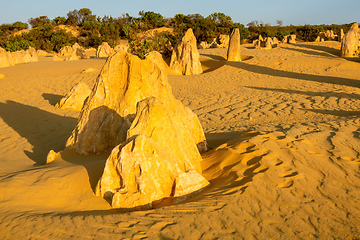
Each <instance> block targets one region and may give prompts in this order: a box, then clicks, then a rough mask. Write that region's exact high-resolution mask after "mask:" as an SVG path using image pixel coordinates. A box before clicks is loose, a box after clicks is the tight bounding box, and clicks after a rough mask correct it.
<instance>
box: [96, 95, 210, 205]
mask: <svg viewBox="0 0 360 240" xmlns="http://www.w3.org/2000/svg"><path fill="white" fill-rule="evenodd" d="M189 114H190V115H191V111H188V110H187V109H186V108H185V107H184V106H183V105H182V104H181V103H180V102H179V101H177V100H176V101H173V102H171V103H162V102H161V101H159V100H158V99H157V98H155V97H149V98H146V99H144V100H143V101H141V102H139V103H138V106H137V111H136V118H135V120H134V121H133V123H132V125H131V127H130V129H129V130H128V132H127V140H126V142H124V143H122V144H121V145H119V146H117V147H115V148H114V149H113V151H112V153H111V155H110V157H109V158H108V160H107V162H106V165H105V169H104V173H103V176H102V177H101V179H100V180H99V183H98V185H97V188H96V194H97V195H98V196H103V197H105V198H109V199H110V200H111V202H112V207H114V208H137V207H141V208H151V207H152V204H153V203H158V202H160V201H161V200H162V199H165V198H173V201H175V202H178V201H182V200H185V199H186V198H188V197H189V196H191V195H192V194H193V193H196V192H197V191H199V190H201V189H203V188H204V187H206V186H207V185H208V184H209V183H208V181H207V180H206V179H205V178H204V177H202V176H201V167H200V161H201V156H200V154H199V151H198V149H197V147H196V145H197V141H198V140H197V139H198V137H197V136H196V134H194V132H192V131H191V130H192V129H191V128H189V123H190V122H191V119H189V117H188V115H189ZM189 120H190V121H189Z"/></svg>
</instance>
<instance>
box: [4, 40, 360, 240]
mask: <svg viewBox="0 0 360 240" xmlns="http://www.w3.org/2000/svg"><path fill="white" fill-rule="evenodd" d="M339 47H340V43H337V42H323V43H316V44H315V43H302V44H296V45H288V44H285V45H281V46H280V47H278V48H275V49H272V50H255V49H253V48H252V47H251V45H243V46H242V54H243V55H244V56H243V57H244V61H243V62H228V63H227V62H226V61H225V59H224V57H225V56H226V49H207V50H201V51H200V53H201V56H202V63H203V68H204V70H205V73H203V74H201V75H197V76H179V75H169V81H170V84H171V86H172V88H173V93H174V95H175V97H176V98H178V99H179V100H181V101H182V102H183V103H184V104H185V105H187V106H189V107H190V108H191V109H192V110H193V111H194V112H195V113H196V114H197V115H198V116H199V119H200V121H201V123H202V125H203V128H204V130H205V132H206V134H207V138H208V140H209V143H210V145H211V146H212V147H213V148H214V149H213V150H212V151H210V152H208V153H206V154H204V155H203V158H204V160H203V162H202V167H203V172H204V176H205V177H206V178H207V179H208V180H210V182H211V186H210V187H209V188H208V189H205V190H204V191H203V192H202V193H201V194H199V195H198V196H197V197H195V198H194V199H191V200H190V201H188V202H185V203H182V204H178V205H173V206H166V207H163V208H158V209H153V210H149V211H136V212H124V211H119V210H111V209H110V208H109V204H108V203H107V202H106V201H105V200H103V199H102V198H98V197H95V196H94V194H93V188H94V187H95V184H96V181H97V180H98V178H99V176H100V175H101V174H102V169H103V166H104V161H105V159H106V154H102V155H96V156H80V155H78V154H76V153H73V152H70V151H67V152H65V153H63V154H62V156H61V159H57V160H55V161H54V162H53V163H51V164H48V165H41V163H43V162H44V160H45V156H46V154H47V152H48V151H49V150H50V149H54V150H56V151H59V150H62V149H63V147H64V143H65V141H66V139H67V137H68V136H69V135H70V133H71V130H72V129H73V128H74V126H75V124H76V118H77V116H78V113H77V112H72V111H66V110H59V109H56V108H54V106H53V105H55V103H56V102H57V101H58V100H59V99H60V97H61V96H62V95H64V94H65V93H66V92H67V91H68V90H69V89H70V88H71V87H72V86H73V85H74V84H75V83H77V82H79V81H84V82H86V83H88V84H89V85H91V84H92V83H93V82H94V80H95V78H96V76H97V74H98V73H99V71H100V69H101V67H102V65H103V63H104V61H105V60H104V59H95V58H91V59H88V60H81V61H75V62H52V61H49V60H50V59H49V58H46V57H44V58H41V59H40V62H38V63H29V64H23V65H17V66H14V67H9V68H1V69H0V73H1V74H4V75H5V76H6V78H5V79H2V80H0V81H1V88H0V116H1V119H0V132H1V135H0V237H1V238H5V239H29V238H33V239H50V238H51V239H64V238H69V237H72V238H85V239H86V238H88V239H89V238H90V239H101V238H106V239H121V238H134V239H142V238H146V237H148V238H150V239H215V238H219V239H289V238H292V239H332V238H335V239H357V238H360V217H359V216H360V157H359V152H360V120H359V115H360V111H359V107H358V106H359V103H360V89H359V87H360V62H359V60H351V59H344V58H340V57H338V53H339ZM88 67H92V68H95V69H96V71H95V72H92V73H88V74H80V72H81V71H82V70H84V69H86V68H88Z"/></svg>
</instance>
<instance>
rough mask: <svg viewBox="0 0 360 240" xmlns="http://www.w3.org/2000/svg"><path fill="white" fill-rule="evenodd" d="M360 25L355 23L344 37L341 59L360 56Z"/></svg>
mask: <svg viewBox="0 0 360 240" xmlns="http://www.w3.org/2000/svg"><path fill="white" fill-rule="evenodd" d="M359 38H360V33H359V25H358V24H357V23H354V24H353V25H352V26H351V28H350V30H349V31H348V32H347V33H346V34H345V35H344V36H343V38H342V40H341V49H340V56H341V57H358V54H359Z"/></svg>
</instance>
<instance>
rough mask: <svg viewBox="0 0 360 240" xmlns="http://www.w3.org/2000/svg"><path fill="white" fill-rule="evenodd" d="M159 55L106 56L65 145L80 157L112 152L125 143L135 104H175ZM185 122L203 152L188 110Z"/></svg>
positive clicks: (199, 133)
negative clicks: (150, 100)
mask: <svg viewBox="0 0 360 240" xmlns="http://www.w3.org/2000/svg"><path fill="white" fill-rule="evenodd" d="M161 63H162V58H161V55H160V54H159V53H155V52H153V53H150V54H149V55H148V56H146V59H145V60H141V59H140V58H138V57H137V56H134V55H132V54H130V53H127V52H124V51H122V52H119V53H116V54H115V55H112V56H110V57H109V58H108V59H107V61H106V63H105V65H104V67H103V69H102V70H101V72H100V75H99V77H98V78H97V80H96V83H95V86H94V88H93V90H92V92H91V94H90V96H89V98H88V99H87V101H86V102H85V104H84V107H83V109H82V110H81V113H80V116H79V119H78V124H77V126H76V128H75V129H74V131H73V133H72V135H71V136H70V138H69V139H68V141H67V143H66V146H67V147H70V148H74V149H75V150H76V151H78V152H79V153H81V154H89V153H100V152H104V151H109V150H111V149H113V148H114V147H115V146H117V145H118V144H120V143H122V142H123V141H125V140H126V135H127V130H128V129H129V128H130V125H131V123H132V122H133V120H134V118H135V114H136V105H137V103H138V102H140V101H142V100H143V99H145V98H148V97H155V98H156V99H158V101H159V102H161V103H168V104H173V106H175V105H174V104H175V102H178V101H177V100H176V99H175V98H174V96H173V95H172V92H171V87H170V85H169V84H168V80H167V75H166V71H165V67H164V66H163V65H162V64H161ZM185 111H186V112H188V117H187V119H186V120H185V121H187V122H188V126H189V127H190V129H192V131H191V132H196V136H197V137H196V138H197V143H198V144H199V149H200V151H204V150H206V148H207V146H206V141H205V137H204V133H203V131H202V127H201V125H200V122H199V120H198V119H197V117H196V115H195V114H194V113H192V112H191V111H190V110H189V109H188V108H185Z"/></svg>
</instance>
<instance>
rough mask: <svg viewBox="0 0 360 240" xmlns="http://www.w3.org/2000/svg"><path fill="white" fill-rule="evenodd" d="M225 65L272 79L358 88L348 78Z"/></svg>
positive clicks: (234, 63) (262, 67) (353, 81)
mask: <svg viewBox="0 0 360 240" xmlns="http://www.w3.org/2000/svg"><path fill="white" fill-rule="evenodd" d="M227 65H229V66H232V67H235V68H239V69H243V70H245V71H249V72H253V73H259V74H265V75H269V76H273V77H283V78H293V79H298V80H305V81H311V82H318V83H330V84H334V85H340V86H348V87H356V88H360V81H359V80H354V79H349V78H341V77H331V76H321V75H313V74H307V73H297V72H288V71H283V70H277V69H273V68H269V67H264V66H258V65H252V64H248V63H245V62H227Z"/></svg>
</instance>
